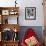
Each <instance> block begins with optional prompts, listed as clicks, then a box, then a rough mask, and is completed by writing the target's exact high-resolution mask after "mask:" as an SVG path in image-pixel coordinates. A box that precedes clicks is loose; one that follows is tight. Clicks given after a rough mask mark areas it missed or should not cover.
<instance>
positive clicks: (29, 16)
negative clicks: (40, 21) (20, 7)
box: [25, 7, 36, 20]
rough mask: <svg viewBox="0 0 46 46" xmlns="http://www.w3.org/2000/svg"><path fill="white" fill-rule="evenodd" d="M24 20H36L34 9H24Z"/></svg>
mask: <svg viewBox="0 0 46 46" xmlns="http://www.w3.org/2000/svg"><path fill="white" fill-rule="evenodd" d="M25 19H26V20H36V7H25Z"/></svg>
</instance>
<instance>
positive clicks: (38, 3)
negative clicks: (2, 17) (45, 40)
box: [0, 0, 43, 26]
mask: <svg viewBox="0 0 46 46" xmlns="http://www.w3.org/2000/svg"><path fill="white" fill-rule="evenodd" d="M14 1H15V0H9V1H8V0H0V6H2V7H4V6H5V7H7V6H15V3H14ZM17 3H18V5H17V6H19V8H20V9H19V15H20V16H19V24H20V26H43V6H42V0H21V1H20V0H17ZM25 7H36V20H25ZM9 20H10V19H9Z"/></svg>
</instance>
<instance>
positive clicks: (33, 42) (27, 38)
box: [21, 28, 41, 46]
mask: <svg viewBox="0 0 46 46" xmlns="http://www.w3.org/2000/svg"><path fill="white" fill-rule="evenodd" d="M21 45H22V46H41V44H40V42H39V40H38V38H37V34H36V33H35V32H34V30H33V29H32V28H28V29H27V30H26V32H25V34H24V36H23V38H22V42H21Z"/></svg>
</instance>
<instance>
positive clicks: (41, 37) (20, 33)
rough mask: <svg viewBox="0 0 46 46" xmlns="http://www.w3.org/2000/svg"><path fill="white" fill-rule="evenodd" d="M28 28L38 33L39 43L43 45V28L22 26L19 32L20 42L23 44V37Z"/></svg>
mask: <svg viewBox="0 0 46 46" xmlns="http://www.w3.org/2000/svg"><path fill="white" fill-rule="evenodd" d="M28 28H32V29H33V30H34V31H35V32H36V34H37V37H38V39H39V41H40V42H41V43H43V33H42V32H43V30H42V26H21V27H20V31H19V39H20V42H21V40H22V38H23V35H24V33H25V31H26V30H27V29H28Z"/></svg>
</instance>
